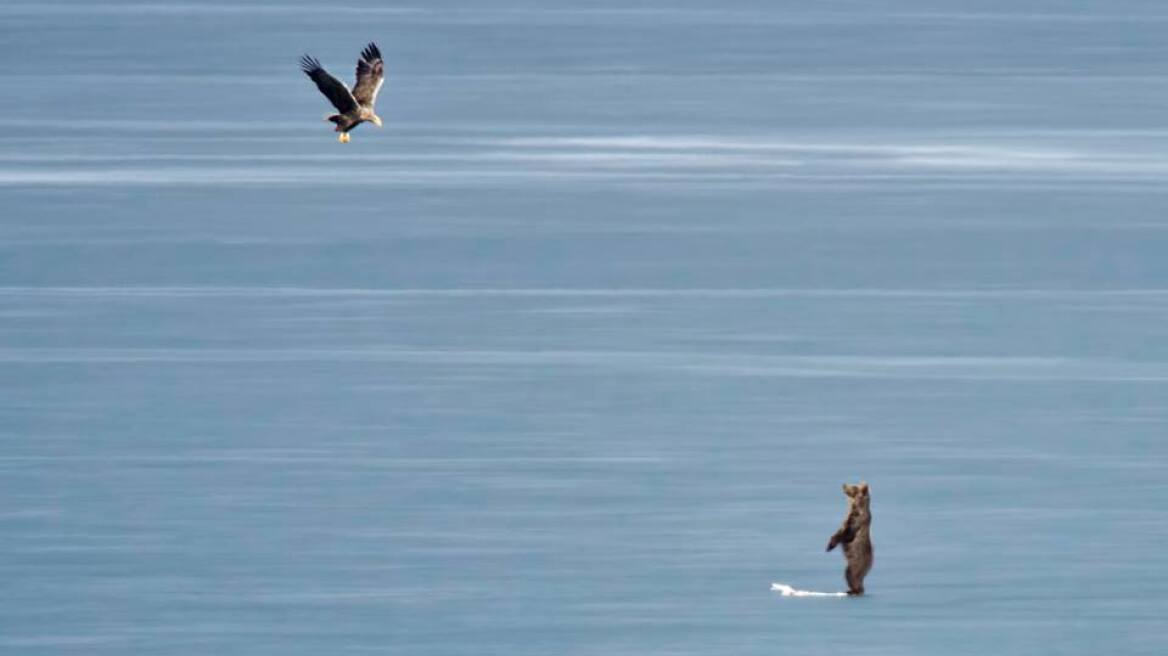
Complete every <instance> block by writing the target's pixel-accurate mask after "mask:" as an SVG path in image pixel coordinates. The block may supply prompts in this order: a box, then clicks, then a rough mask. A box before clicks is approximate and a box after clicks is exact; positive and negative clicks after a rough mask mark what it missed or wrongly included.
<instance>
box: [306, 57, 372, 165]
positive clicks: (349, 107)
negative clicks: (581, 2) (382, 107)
mask: <svg viewBox="0 0 1168 656" xmlns="http://www.w3.org/2000/svg"><path fill="white" fill-rule="evenodd" d="M300 70H302V71H304V74H305V75H307V76H308V77H310V78H312V81H313V82H315V83H316V88H317V89H320V92H321V93H323V94H324V97H325V98H328V99H329V102H331V103H332V104H333V107H336V108H337V112H339V113H337V114H333V115H332V116H328V117H326V118H325V120H326V121H331V122H332V123H336V125H337V127H336V129H335V130H334V131H335V132H340V133H341V136H340V138H339V139H338V141H340V142H341V143H349V131H350V130H352V129H353V128H355V127H357V126H358V125H361V124H362V123H364V122H366V121H369V122H370V123H372V124H374V125H376V126H377V127H381V117H380V116H378V115H377V114H375V113H373V103H375V102H377V92H378V91H380V90H381V82H382V80H383V79H384V77H385V63H384V62H382V61H381V51H380V50H378V49H377V44H376V43H370V44H369V45H367V46H365V49H364V50H362V51H361V58H360V59H358V60H357V82H356V84H354V85H353V90H352V91H350V90H349V88H348V87H346V86H345V83H344V82H341V81H340V80H338V79H337V78H335V77H333V76H332V75H330V74H329V72H328V71H326V70H324V69H323V68H321V66H320V62H319V61H317V60H316V58H314V57H312V56H311V55H304V56H303V57H301V58H300Z"/></svg>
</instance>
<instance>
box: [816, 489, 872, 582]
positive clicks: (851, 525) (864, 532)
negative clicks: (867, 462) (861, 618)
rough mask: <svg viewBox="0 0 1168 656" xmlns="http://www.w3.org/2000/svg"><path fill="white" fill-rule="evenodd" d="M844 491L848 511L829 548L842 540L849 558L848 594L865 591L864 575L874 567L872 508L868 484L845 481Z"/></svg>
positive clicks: (841, 542)
mask: <svg viewBox="0 0 1168 656" xmlns="http://www.w3.org/2000/svg"><path fill="white" fill-rule="evenodd" d="M844 494H846V495H847V496H848V515H847V517H844V523H843V525H842V526H840V528H839V530H838V531H836V532H835V534H834V535H832V536H831V539H830V540H828V542H827V551H831V550H832V549H835V546H836V545H837V544H843V545H844V548H843V552H844V559H845V560H847V561H848V566H847V568H845V569H844V579H846V580H847V582H848V594H849V595H851V596H859V595H862V594H864V577H865V576H867V575H868V570H870V569H872V560H873V554H872V537H871V535H870V532H869V531H870V528H871V526H872V512H871V510H869V507H868V501H869V499H868V484H867V483H865V482H863V481H861V482H860V484H859V485H849V484H848V483H844Z"/></svg>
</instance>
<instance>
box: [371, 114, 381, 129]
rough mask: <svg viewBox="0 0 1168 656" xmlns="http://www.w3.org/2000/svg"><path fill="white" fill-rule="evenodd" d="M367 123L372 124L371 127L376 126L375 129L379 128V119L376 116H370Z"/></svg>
mask: <svg viewBox="0 0 1168 656" xmlns="http://www.w3.org/2000/svg"><path fill="white" fill-rule="evenodd" d="M369 122H370V123H372V124H373V125H376V126H377V127H381V117H380V116H378V115H377V114H374V115H373V116H370V117H369Z"/></svg>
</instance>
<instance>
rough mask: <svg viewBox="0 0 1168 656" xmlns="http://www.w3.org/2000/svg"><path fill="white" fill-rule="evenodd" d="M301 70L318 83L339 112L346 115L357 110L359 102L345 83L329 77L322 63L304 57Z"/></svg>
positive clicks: (306, 56) (301, 60)
mask: <svg viewBox="0 0 1168 656" xmlns="http://www.w3.org/2000/svg"><path fill="white" fill-rule="evenodd" d="M300 70H302V71H304V74H305V75H307V76H308V77H310V78H312V81H313V82H316V88H317V89H320V92H321V93H323V94H324V97H325V98H328V99H329V102H331V103H332V104H333V107H336V108H337V111H338V112H340V113H342V114H344V113H347V112H351V111H353V110H354V109H357V100H356V99H354V98H353V94H352V93H350V92H349V88H348V87H346V86H345V83H344V82H341V81H340V80H338V79H337V78H335V77H333V76H332V75H329V73H328V71H326V70H324V69H323V68H321V67H320V62H318V61H316V60H315V59H313V58H312V57H309V56H308V55H304V56H303V57H301V58H300Z"/></svg>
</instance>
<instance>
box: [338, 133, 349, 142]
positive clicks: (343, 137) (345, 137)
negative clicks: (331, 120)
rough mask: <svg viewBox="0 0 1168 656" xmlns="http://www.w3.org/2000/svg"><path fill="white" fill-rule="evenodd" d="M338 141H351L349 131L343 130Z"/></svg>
mask: <svg viewBox="0 0 1168 656" xmlns="http://www.w3.org/2000/svg"><path fill="white" fill-rule="evenodd" d="M337 141H340V142H341V143H349V133H348V132H342V133H341V136H340V138H338V139H337Z"/></svg>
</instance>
